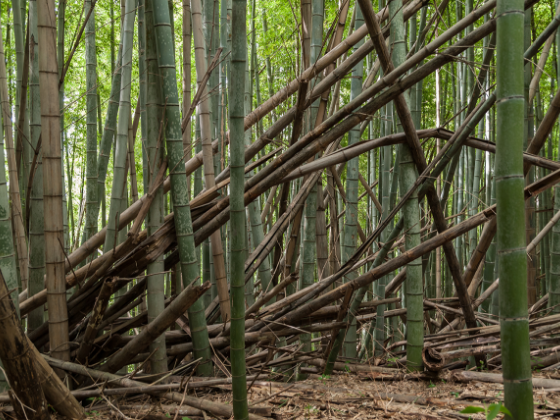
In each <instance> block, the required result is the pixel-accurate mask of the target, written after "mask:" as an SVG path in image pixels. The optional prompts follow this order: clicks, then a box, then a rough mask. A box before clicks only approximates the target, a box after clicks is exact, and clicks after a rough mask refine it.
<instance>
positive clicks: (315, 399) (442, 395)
mask: <svg viewBox="0 0 560 420" xmlns="http://www.w3.org/2000/svg"><path fill="white" fill-rule="evenodd" d="M534 377H547V378H552V379H560V372H553V373H552V374H548V375H544V374H542V373H536V374H535V376H534ZM446 378H450V374H449V373H440V375H438V376H433V378H431V379H430V378H429V377H427V376H426V375H421V377H420V376H413V375H400V377H398V378H394V377H390V376H387V375H379V374H375V373H371V374H368V373H360V374H355V373H351V374H350V373H343V374H336V375H333V376H331V377H328V378H322V377H319V376H317V375H311V378H310V379H307V380H305V381H298V382H294V383H279V384H272V385H271V384H270V383H266V382H263V381H255V382H254V383H253V384H252V386H251V387H250V390H249V393H248V398H249V404H250V406H253V407H258V411H257V412H255V413H256V414H259V415H262V416H264V417H268V418H273V419H282V420H299V419H301V420H304V419H309V420H312V419H352V420H354V419H384V418H393V419H426V420H432V419H433V420H436V419H469V418H472V419H473V420H475V419H484V418H485V416H484V414H462V413H460V411H461V410H463V409H465V408H466V407H467V406H477V407H485V406H486V407H488V406H489V405H490V404H493V403H498V402H500V401H501V402H503V386H502V385H500V384H490V383H482V382H476V381H472V382H470V383H460V382H452V381H450V380H449V379H446ZM248 385H251V382H249V384H248ZM189 393H190V394H192V395H193V396H196V397H199V398H205V399H208V400H213V401H216V402H221V403H226V404H231V401H232V394H231V386H230V385H219V386H215V387H212V388H203V389H200V388H199V389H195V390H191V391H189ZM534 401H535V404H536V405H535V418H536V419H547V418H560V389H553V390H544V389H535V392H534ZM86 410H87V413H88V416H90V417H92V418H98V419H100V420H102V419H106V418H121V419H122V418H126V419H147V420H165V419H168V418H171V419H175V420H178V419H179V420H187V419H191V420H196V419H210V418H214V417H213V416H211V415H210V414H208V413H202V412H198V413H196V412H194V415H193V414H191V411H189V408H188V407H181V408H179V405H178V404H170V403H169V402H168V401H161V400H157V399H153V398H151V397H149V396H145V395H139V396H136V397H133V398H128V399H127V400H126V401H125V400H119V399H117V398H111V397H109V398H105V397H104V398H102V399H98V400H97V401H96V402H95V403H93V405H90V406H89V407H87V409H86ZM500 417H501V415H500V416H498V418H500ZM5 418H8V416H5Z"/></svg>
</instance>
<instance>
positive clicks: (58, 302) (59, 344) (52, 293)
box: [16, 0, 93, 360]
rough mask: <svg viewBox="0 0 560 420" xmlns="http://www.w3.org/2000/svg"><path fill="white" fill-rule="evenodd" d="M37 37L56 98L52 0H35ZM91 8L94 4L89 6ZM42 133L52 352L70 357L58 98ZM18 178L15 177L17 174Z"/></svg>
mask: <svg viewBox="0 0 560 420" xmlns="http://www.w3.org/2000/svg"><path fill="white" fill-rule="evenodd" d="M37 8H38V9H37V14H38V19H39V21H38V28H39V38H40V39H41V48H40V49H39V85H40V92H41V97H42V98H45V99H47V98H57V97H58V87H59V84H58V82H59V76H58V75H59V73H58V65H57V53H56V51H57V45H56V42H57V41H56V16H55V7H54V1H53V0H38V1H37ZM91 10H93V7H92V8H91ZM41 133H42V137H43V191H44V206H45V266H46V277H47V303H48V305H49V331H50V333H49V335H50V349H51V355H52V356H53V357H55V358H59V359H62V360H70V347H69V342H68V311H67V308H66V282H65V281H64V274H65V270H64V235H63V216H62V195H63V185H62V163H61V144H60V109H59V104H58V101H55V100H44V101H41ZM16 179H17V178H16Z"/></svg>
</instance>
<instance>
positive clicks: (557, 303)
mask: <svg viewBox="0 0 560 420" xmlns="http://www.w3.org/2000/svg"><path fill="white" fill-rule="evenodd" d="M555 3H556V13H558V11H559V10H560V1H559V0H556V2H555ZM555 44H556V46H557V47H558V46H559V45H560V31H556V42H555ZM555 59H556V62H557V63H558V62H560V48H556V57H555ZM556 81H557V82H558V86H560V71H557V73H556ZM557 159H560V153H559V154H558V157H557ZM553 201H554V213H556V212H557V211H558V210H560V185H555V186H554V199H553ZM550 245H551V246H550V248H551V258H550V279H549V286H548V307H549V308H550V309H551V311H552V313H560V226H559V225H558V223H557V224H555V225H554V227H553V228H552V234H551V235H550Z"/></svg>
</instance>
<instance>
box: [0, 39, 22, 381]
mask: <svg viewBox="0 0 560 420" xmlns="http://www.w3.org/2000/svg"><path fill="white" fill-rule="evenodd" d="M4 63H5V54H4V44H3V41H2V37H0V101H2V114H3V115H2V117H3V118H2V119H3V120H4V121H5V120H6V119H7V116H6V115H5V114H4V108H5V105H4V103H7V104H8V106H9V102H8V100H9V98H8V88H7V86H8V84H7V76H6V66H5V64H4ZM4 87H5V88H4ZM8 121H10V120H9V119H8ZM5 156H6V155H5V152H4V136H0V269H1V270H2V274H3V276H4V279H5V281H6V285H7V286H8V290H13V292H12V293H11V297H12V300H13V301H14V305H15V307H16V310H18V309H19V305H18V294H19V293H18V273H17V266H16V255H15V247H14V242H13V241H14V239H13V238H14V236H13V231H12V213H11V210H10V200H9V197H8V185H7V180H6V167H5V162H6V160H5ZM7 388H8V383H7V382H6V378H5V377H4V373H3V371H2V372H0V390H2V391H4V390H6V389H7Z"/></svg>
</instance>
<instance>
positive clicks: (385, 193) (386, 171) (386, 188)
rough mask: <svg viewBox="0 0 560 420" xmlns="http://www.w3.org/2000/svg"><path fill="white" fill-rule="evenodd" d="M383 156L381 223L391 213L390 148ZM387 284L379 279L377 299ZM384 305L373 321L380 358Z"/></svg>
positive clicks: (386, 149) (382, 294)
mask: <svg viewBox="0 0 560 420" xmlns="http://www.w3.org/2000/svg"><path fill="white" fill-rule="evenodd" d="M380 151H381V153H382V154H383V159H380V165H381V166H380V171H381V173H382V179H383V185H382V186H381V206H382V208H383V213H382V214H381V221H383V220H385V218H387V216H388V215H389V212H390V211H391V204H390V199H389V192H390V183H389V181H390V179H391V173H390V171H391V164H392V160H393V159H392V157H393V156H392V155H393V152H392V147H391V146H385V147H383V149H380ZM388 233H389V232H387V229H385V230H384V231H383V232H382V233H381V240H382V242H383V243H385V242H386V241H387V235H388ZM386 283H387V276H384V277H383V278H382V279H379V281H378V284H377V287H376V295H377V298H378V299H384V298H385V284H386ZM380 307H382V308H380ZM384 312H385V305H379V306H378V307H377V318H376V321H375V343H374V348H375V355H376V356H377V357H380V356H381V355H383V353H384V352H385V349H384V348H383V344H384V343H385V317H384Z"/></svg>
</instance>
